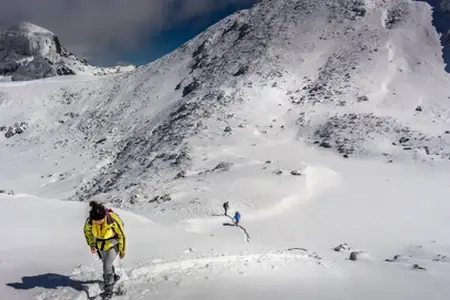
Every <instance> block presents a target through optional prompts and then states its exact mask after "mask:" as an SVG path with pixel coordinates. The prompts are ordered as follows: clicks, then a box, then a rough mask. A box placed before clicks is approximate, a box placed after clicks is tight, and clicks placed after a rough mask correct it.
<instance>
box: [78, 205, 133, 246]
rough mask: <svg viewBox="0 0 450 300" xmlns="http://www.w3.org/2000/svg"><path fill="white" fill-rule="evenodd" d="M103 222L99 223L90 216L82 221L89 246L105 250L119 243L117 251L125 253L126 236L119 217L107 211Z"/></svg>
mask: <svg viewBox="0 0 450 300" xmlns="http://www.w3.org/2000/svg"><path fill="white" fill-rule="evenodd" d="M105 219H106V220H105V222H103V224H101V225H99V224H97V223H95V222H94V221H92V220H91V219H90V218H87V219H86V222H85V223H84V230H83V231H84V237H85V238H86V242H87V244H88V245H89V247H91V248H96V249H100V250H104V251H107V250H109V249H111V248H112V247H114V246H115V245H117V244H118V245H119V253H120V254H123V255H125V248H126V237H125V231H124V230H123V222H122V220H121V219H120V217H119V216H118V215H117V214H116V213H114V212H112V211H108V213H107V214H106V217H105Z"/></svg>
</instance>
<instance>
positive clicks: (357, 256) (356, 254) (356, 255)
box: [349, 251, 371, 261]
mask: <svg viewBox="0 0 450 300" xmlns="http://www.w3.org/2000/svg"><path fill="white" fill-rule="evenodd" d="M349 259H350V260H353V261H355V260H361V259H366V260H370V259H371V258H370V255H369V254H368V253H365V252H364V251H352V252H351V253H350V257H349Z"/></svg>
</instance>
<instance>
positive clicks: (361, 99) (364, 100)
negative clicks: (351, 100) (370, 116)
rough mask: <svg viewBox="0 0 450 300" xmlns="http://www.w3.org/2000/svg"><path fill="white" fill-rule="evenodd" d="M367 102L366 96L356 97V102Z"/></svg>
mask: <svg viewBox="0 0 450 300" xmlns="http://www.w3.org/2000/svg"><path fill="white" fill-rule="evenodd" d="M366 101H369V97H367V96H359V97H358V102H366Z"/></svg>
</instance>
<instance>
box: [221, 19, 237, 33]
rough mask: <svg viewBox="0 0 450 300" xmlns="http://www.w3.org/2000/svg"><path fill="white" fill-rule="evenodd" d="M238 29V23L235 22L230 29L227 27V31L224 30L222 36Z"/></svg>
mask: <svg viewBox="0 0 450 300" xmlns="http://www.w3.org/2000/svg"><path fill="white" fill-rule="evenodd" d="M237 28H238V23H237V21H235V22H234V23H233V25H231V26H230V27H228V28H227V29H225V30H224V32H223V33H222V36H225V35H226V34H228V33H230V32H231V31H233V30H236V29H237Z"/></svg>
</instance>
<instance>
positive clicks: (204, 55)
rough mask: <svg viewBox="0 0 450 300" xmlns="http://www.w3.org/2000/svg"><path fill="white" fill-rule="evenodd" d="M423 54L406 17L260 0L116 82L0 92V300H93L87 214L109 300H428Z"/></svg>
mask: <svg viewBox="0 0 450 300" xmlns="http://www.w3.org/2000/svg"><path fill="white" fill-rule="evenodd" d="M33 28H35V27H33ZM34 30H36V28H35V29H34ZM40 34H43V35H45V34H47V31H45V30H42V31H40ZM37 47H38V48H39V49H41V50H42V51H43V50H44V49H43V48H42V47H41V46H37ZM49 51H50V52H52V50H51V49H50V50H49ZM441 55H442V53H441V45H440V43H439V36H438V34H437V33H436V30H435V29H434V27H433V26H432V14H431V7H430V6H429V5H428V4H426V3H424V2H416V1H381V0H380V1H378V0H373V1H369V0H367V1H359V0H358V1H356V0H355V1H343V0H332V1H308V0H277V1H268V0H265V1H261V2H260V3H258V4H256V5H255V6H254V7H253V8H252V9H249V10H244V11H240V12H238V13H236V14H233V15H231V16H229V17H227V18H226V19H224V20H222V21H220V22H219V23H217V24H215V25H214V26H212V27H211V28H209V29H208V30H207V31H205V32H204V33H201V34H200V35H199V36H197V37H195V38H194V39H193V40H191V41H189V42H187V43H186V44H185V45H183V46H182V47H180V48H179V49H177V50H176V51H174V52H173V53H170V54H168V55H166V56H164V57H162V58H161V59H159V60H157V61H155V62H153V63H151V64H149V65H147V66H144V67H140V68H138V69H136V70H134V71H131V72H127V73H124V74H111V75H107V76H101V77H92V76H90V75H88V74H84V75H68V76H60V77H53V78H46V79H38V80H33V81H21V82H0V107H1V109H2V112H3V113H2V114H0V131H1V133H2V135H1V136H0V165H1V166H2V172H0V226H1V228H2V229H3V230H1V231H0V239H1V240H2V241H3V243H0V299H8V300H9V299H12V300H14V299H18V300H25V299H39V300H50V299H61V300H66V299H78V300H83V299H97V294H98V293H99V292H100V286H99V284H98V281H99V280H101V264H100V262H99V260H98V258H97V257H96V256H93V255H91V253H90V251H89V248H88V246H87V245H86V243H85V241H84V238H83V234H82V226H83V224H84V221H85V218H86V217H87V214H88V203H87V202H88V201H89V200H94V199H95V200H98V201H101V202H104V203H105V204H106V205H108V206H109V207H112V208H113V210H115V211H118V213H119V215H120V216H121V217H122V218H123V220H124V222H125V230H126V232H127V235H128V241H129V245H128V251H127V255H126V257H125V258H124V259H123V260H122V261H119V260H118V261H116V264H117V268H118V270H119V273H120V274H121V275H122V279H121V282H120V285H123V286H124V287H125V289H126V291H127V293H126V294H125V295H122V296H117V297H116V299H124V300H125V299H132V300H139V299H187V300H190V299H199V298H200V299H217V300H224V299H230V298H231V299H238V298H239V299H247V298H248V299H263V300H264V299H273V298H274V297H277V298H281V299H367V300H372V299H373V300H375V299H377V300H378V299H396V300H398V299H408V300H411V299H413V300H414V299H427V298H429V299H448V298H449V296H450V287H449V285H448V280H449V275H448V274H450V265H449V261H450V260H449V257H450V241H449V236H450V218H449V217H448V216H449V213H450V202H449V201H448V195H449V193H450V185H449V184H448V179H449V178H450V168H449V164H450V160H449V157H450V147H449V145H450V125H449V112H450V110H449V109H450V100H449V96H450V94H449V92H448V87H449V86H450V77H449V75H448V74H447V73H445V71H444V62H443V60H442V57H441ZM68 200H69V201H68ZM71 200H75V201H71ZM224 201H229V202H230V211H229V216H224V215H223V210H222V203H223V202H224ZM235 211H239V212H241V214H242V219H241V223H240V227H235V226H230V225H231V223H232V215H233V214H234V212H235ZM340 244H346V246H345V247H342V249H341V251H335V250H334V249H335V247H336V246H338V245H340ZM352 253H353V255H352ZM353 258H356V260H353Z"/></svg>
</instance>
